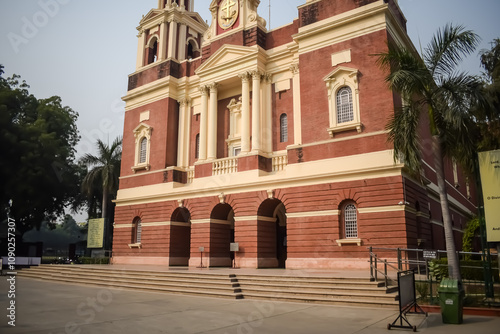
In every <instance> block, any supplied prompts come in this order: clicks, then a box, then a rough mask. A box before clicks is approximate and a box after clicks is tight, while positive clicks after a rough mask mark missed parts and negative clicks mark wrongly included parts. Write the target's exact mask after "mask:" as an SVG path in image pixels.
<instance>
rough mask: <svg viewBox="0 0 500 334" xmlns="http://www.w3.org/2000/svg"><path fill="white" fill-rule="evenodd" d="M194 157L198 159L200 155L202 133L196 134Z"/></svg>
mask: <svg viewBox="0 0 500 334" xmlns="http://www.w3.org/2000/svg"><path fill="white" fill-rule="evenodd" d="M194 157H195V159H198V158H199V157H200V134H199V133H198V134H197V135H196V139H195V151H194Z"/></svg>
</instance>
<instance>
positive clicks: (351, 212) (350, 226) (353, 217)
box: [344, 204, 358, 239]
mask: <svg viewBox="0 0 500 334" xmlns="http://www.w3.org/2000/svg"><path fill="white" fill-rule="evenodd" d="M344 232H345V238H346V239H349V238H357V237H358V215H357V211H356V206H354V204H347V205H346V206H345V207H344Z"/></svg>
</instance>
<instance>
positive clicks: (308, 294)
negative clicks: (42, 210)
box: [19, 265, 398, 309]
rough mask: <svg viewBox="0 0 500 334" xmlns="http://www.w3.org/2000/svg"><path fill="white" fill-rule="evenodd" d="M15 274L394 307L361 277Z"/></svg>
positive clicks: (56, 268)
mask: <svg viewBox="0 0 500 334" xmlns="http://www.w3.org/2000/svg"><path fill="white" fill-rule="evenodd" d="M19 276H22V277H27V278H35V279H46V280H50V281H57V282H65V283H73V284H75V283H76V284H87V285H94V286H103V287H113V288H125V289H134V290H140V291H154V292H165V293H177V294H187V295H199V296H208V297H223V298H233V299H241V298H248V299H262V300H279V301H288V302H301V303H302V302H303V303H320V304H331V305H351V306H368V307H389V308H394V309H396V308H397V306H398V302H397V301H396V298H395V294H392V293H387V292H388V291H389V290H388V289H387V288H386V287H384V286H383V283H377V282H370V281H369V280H368V279H363V278H349V277H345V278H342V277H327V276H287V275H274V276H272V275H249V274H242V275H239V274H237V271H231V274H227V273H210V272H193V271H189V270H186V271H182V269H179V270H178V271H177V270H175V269H174V270H172V269H171V268H170V270H168V271H152V270H134V269H127V270H125V269H115V268H113V266H105V265H103V266H102V267H98V266H85V265H42V266H39V267H32V268H30V269H24V270H21V271H19Z"/></svg>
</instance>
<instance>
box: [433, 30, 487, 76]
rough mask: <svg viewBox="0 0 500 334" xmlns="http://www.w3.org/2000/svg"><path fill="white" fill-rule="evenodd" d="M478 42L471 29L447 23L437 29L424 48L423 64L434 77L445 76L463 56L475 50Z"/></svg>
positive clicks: (453, 69)
mask: <svg viewBox="0 0 500 334" xmlns="http://www.w3.org/2000/svg"><path fill="white" fill-rule="evenodd" d="M479 42H480V38H479V36H478V35H476V34H475V33H474V32H472V31H471V30H465V28H464V27H463V26H461V25H458V26H454V25H452V24H447V25H445V26H444V28H442V29H438V31H437V33H436V34H434V36H433V38H432V40H431V42H430V43H429V45H428V46H427V48H426V49H425V51H424V61H425V64H426V66H427V68H428V69H429V71H430V72H431V73H432V76H433V77H434V78H435V79H437V78H440V77H446V76H448V75H450V74H451V73H453V72H454V71H455V69H456V67H457V65H458V64H459V63H460V62H461V61H462V60H463V58H464V56H467V55H470V54H472V53H473V52H474V51H475V49H476V47H477V45H478V44H479Z"/></svg>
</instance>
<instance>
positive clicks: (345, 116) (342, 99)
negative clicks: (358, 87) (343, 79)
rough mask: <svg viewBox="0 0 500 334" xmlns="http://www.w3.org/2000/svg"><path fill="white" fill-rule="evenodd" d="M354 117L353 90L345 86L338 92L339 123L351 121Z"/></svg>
mask: <svg viewBox="0 0 500 334" xmlns="http://www.w3.org/2000/svg"><path fill="white" fill-rule="evenodd" d="M353 119H354V112H353V105H352V91H351V88H350V87H347V86H344V87H342V88H340V89H339V91H338V92H337V123H338V124H340V123H345V122H350V121H352V120H353Z"/></svg>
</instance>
